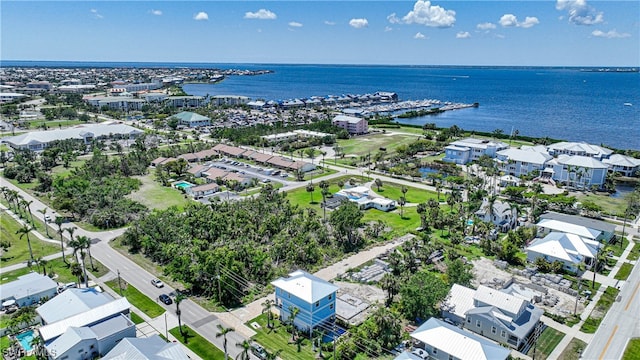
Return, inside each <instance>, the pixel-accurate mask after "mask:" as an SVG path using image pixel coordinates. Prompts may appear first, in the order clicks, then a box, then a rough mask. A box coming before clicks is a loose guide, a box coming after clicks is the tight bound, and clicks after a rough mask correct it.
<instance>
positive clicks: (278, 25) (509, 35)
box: [0, 0, 640, 66]
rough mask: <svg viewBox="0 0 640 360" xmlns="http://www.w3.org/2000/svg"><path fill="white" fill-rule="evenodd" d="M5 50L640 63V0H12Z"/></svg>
mask: <svg viewBox="0 0 640 360" xmlns="http://www.w3.org/2000/svg"><path fill="white" fill-rule="evenodd" d="M0 7H1V9H0V10H1V12H0V14H1V25H0V30H1V35H0V36H1V39H0V40H1V45H0V57H1V58H2V59H3V60H67V61H150V62H212V63H229V62H231V63H235V62H238V63H306V64H316V63H317V64H398V65H404V64H412V65H512V66H537V65H540V66H640V39H639V37H640V19H639V17H638V14H640V2H639V1H636V0H634V1H587V0H558V1H550V0H549V1H542V0H539V1H423V0H417V1H415V0H414V1H266V2H264V1H263V2H253V1H180V2H177V1H42V2H36V1H7V0H2V1H1V2H0Z"/></svg>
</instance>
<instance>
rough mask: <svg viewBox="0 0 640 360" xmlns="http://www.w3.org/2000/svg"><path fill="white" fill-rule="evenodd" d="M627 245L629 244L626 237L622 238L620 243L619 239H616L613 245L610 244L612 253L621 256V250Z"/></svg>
mask: <svg viewBox="0 0 640 360" xmlns="http://www.w3.org/2000/svg"><path fill="white" fill-rule="evenodd" d="M627 245H629V239H627V238H626V237H623V238H622V244H620V241H618V242H617V243H615V244H614V245H611V251H612V252H613V255H614V256H618V257H619V256H621V255H622V252H623V251H624V250H625V249H626V248H627Z"/></svg>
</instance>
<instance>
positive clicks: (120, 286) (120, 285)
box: [117, 269, 122, 296]
mask: <svg viewBox="0 0 640 360" xmlns="http://www.w3.org/2000/svg"><path fill="white" fill-rule="evenodd" d="M117 271H118V289H119V290H120V296H122V283H121V282H120V269H118V270H117Z"/></svg>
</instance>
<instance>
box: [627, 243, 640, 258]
mask: <svg viewBox="0 0 640 360" xmlns="http://www.w3.org/2000/svg"><path fill="white" fill-rule="evenodd" d="M638 258H640V242H636V243H634V245H633V248H632V249H631V252H630V253H629V256H627V260H638Z"/></svg>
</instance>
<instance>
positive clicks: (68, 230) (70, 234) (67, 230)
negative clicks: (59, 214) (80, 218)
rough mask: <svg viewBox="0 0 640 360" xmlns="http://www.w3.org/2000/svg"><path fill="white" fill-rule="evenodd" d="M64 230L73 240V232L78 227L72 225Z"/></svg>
mask: <svg viewBox="0 0 640 360" xmlns="http://www.w3.org/2000/svg"><path fill="white" fill-rule="evenodd" d="M64 230H65V231H66V232H68V233H69V239H70V240H71V241H73V233H75V232H76V230H78V228H77V227H75V226H74V227H70V228H66V229H64Z"/></svg>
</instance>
